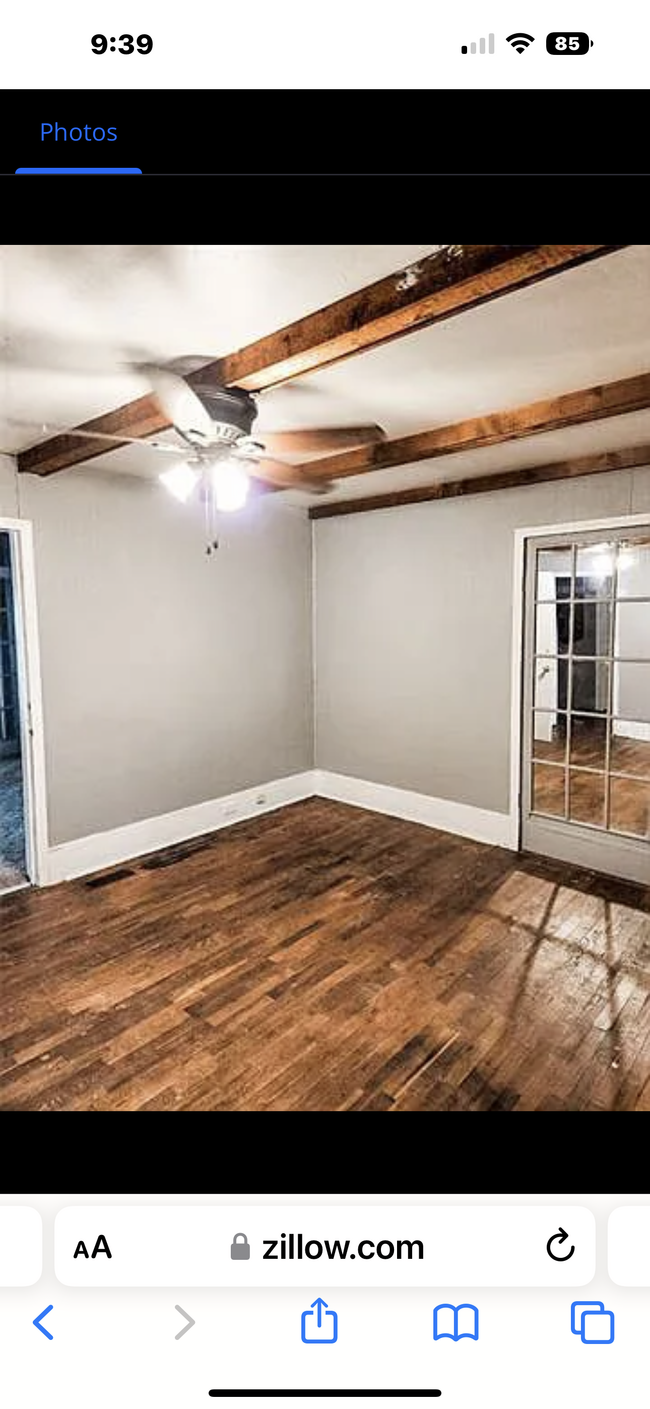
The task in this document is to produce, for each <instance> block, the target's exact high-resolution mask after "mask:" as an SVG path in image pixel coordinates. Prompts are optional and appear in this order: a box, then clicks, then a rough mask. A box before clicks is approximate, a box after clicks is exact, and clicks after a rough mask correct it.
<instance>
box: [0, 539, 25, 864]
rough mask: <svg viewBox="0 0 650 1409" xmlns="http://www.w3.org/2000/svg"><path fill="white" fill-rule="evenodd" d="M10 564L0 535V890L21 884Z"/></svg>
mask: <svg viewBox="0 0 650 1409" xmlns="http://www.w3.org/2000/svg"><path fill="white" fill-rule="evenodd" d="M19 688H20V687H19V677H18V650H17V640H16V612H15V592H14V566H13V555H12V546H11V536H10V534H9V533H6V532H2V531H0V892H2V891H3V890H7V889H12V888H13V887H14V886H19V885H24V884H25V883H26V881H27V872H26V848H25V815H24V785H23V761H22V739H21V708H20V698H19Z"/></svg>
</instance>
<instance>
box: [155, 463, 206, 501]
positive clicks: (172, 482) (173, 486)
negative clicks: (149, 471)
mask: <svg viewBox="0 0 650 1409" xmlns="http://www.w3.org/2000/svg"><path fill="white" fill-rule="evenodd" d="M158 478H159V480H160V481H161V484H164V486H165V489H168V490H169V493H170V494H173V495H174V498H175V499H179V500H180V502H181V504H185V503H187V500H188V499H189V497H190V494H191V493H192V491H193V490H194V488H195V487H196V483H197V480H198V479H200V475H199V472H198V470H193V469H191V467H190V466H189V465H185V464H183V465H174V466H173V467H172V469H171V470H164V471H163V473H162V474H161V475H159V476H158Z"/></svg>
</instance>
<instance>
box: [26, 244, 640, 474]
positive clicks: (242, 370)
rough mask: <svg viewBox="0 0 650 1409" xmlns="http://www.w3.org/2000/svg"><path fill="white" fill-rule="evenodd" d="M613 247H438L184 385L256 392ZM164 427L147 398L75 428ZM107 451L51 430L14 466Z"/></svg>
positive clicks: (51, 468)
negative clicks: (50, 435)
mask: <svg viewBox="0 0 650 1409" xmlns="http://www.w3.org/2000/svg"><path fill="white" fill-rule="evenodd" d="M621 248H624V247H623V246H621V245H445V246H443V247H442V248H439V249H438V250H436V251H435V252H434V253H433V254H431V255H428V256H426V257H425V258H424V259H421V260H419V261H418V262H417V263H415V264H412V265H409V266H407V267H406V268H404V269H398V270H397V271H396V272H395V273H393V274H390V275H388V276H387V277H386V278H385V279H379V280H377V281H376V282H375V283H374V284H369V285H367V286H366V287H365V288H363V289H358V290H357V291H356V292H355V293H352V294H348V295H347V296H346V297H345V298H342V299H338V300H337V301H336V302H335V303H331V304H329V305H327V307H325V308H321V309H319V310H318V311H317V312H316V313H311V314H308V315H307V317H305V318H299V319H298V320H297V321H296V322H294V323H290V324H289V325H288V326H287V327H285V328H281V329H280V330H279V331H278V332H275V333H271V334H270V335H269V336H267V337H264V338H259V339H258V340H257V341H256V342H254V343H250V344H249V345H248V346H247V347H243V348H240V349H239V350H238V351H237V352H233V353H229V354H228V355H227V356H225V357H222V358H219V359H218V360H217V361H214V362H210V363H209V364H208V366H207V367H202V368H201V369H200V370H199V371H197V372H196V373H192V374H190V376H189V378H188V380H189V381H190V383H191V382H192V379H193V378H195V379H196V378H200V380H201V382H202V383H203V384H205V382H206V380H212V381H214V383H215V384H216V385H221V386H240V387H245V388H246V389H247V390H248V391H262V390H264V389H265V388H267V387H272V386H277V385H278V384H279V383H281V382H286V381H288V380H290V379H291V378H293V377H299V376H303V375H304V374H305V373H307V372H315V371H318V370H320V369H322V368H323V367H328V366H330V365H331V364H332V363H333V362H340V361H341V360H342V359H343V358H347V357H352V356H353V355H354V354H355V353H359V352H363V351H366V350H367V349H368V348H370V347H376V346H378V345H379V344H381V343H385V342H389V341H391V340H392V339H393V338H397V337H402V336H404V334H406V333H411V332H414V331H415V330H416V329H417V328H424V327H428V326H430V325H431V324H433V323H436V322H438V321H439V320H442V319H444V318H449V317H451V316H452V315H454V314H457V313H462V312H464V311H467V310H468V309H470V308H476V307H478V306H479V305H480V304H482V303H486V302H487V301H488V300H490V299H493V298H498V297H500V296H501V295H503V294H507V293H510V292H512V291H513V290H515V289H522V288H525V287H526V286H527V285H529V284H534V283H537V282H538V281H539V280H541V279H544V278H547V277H549V276H550V275H553V274H557V273H560V272H562V271H563V270H567V269H571V268H574V267H575V266H576V265H579V264H582V263H584V262H585V261H586V260H589V259H595V258H597V257H599V256H601V255H604V254H609V253H611V252H612V251H613V250H617V249H621ZM169 426H170V422H169V420H168V419H167V418H166V416H165V415H164V414H163V413H162V411H161V408H160V407H159V405H158V402H157V401H156V399H155V397H153V396H143V397H140V398H139V399H138V400H137V401H133V402H130V403H129V404H128V405H126V406H121V407H119V408H118V409H117V410H116V411H110V412H108V413H107V414H105V415H102V416H97V417H95V418H94V419H93V420H92V421H87V422H85V423H84V424H83V425H81V426H77V427H75V429H76V430H85V429H88V430H92V431H94V432H95V433H98V432H102V433H104V434H108V435H115V436H119V435H120V434H121V433H124V434H126V435H129V436H135V437H139V436H142V437H146V436H149V435H157V434H160V432H161V431H164V430H168V429H169ZM114 448H118V447H117V446H115V447H114ZM107 453H109V451H108V449H107V448H105V449H101V448H98V443H97V442H96V441H95V442H93V441H92V440H88V441H84V440H82V439H78V438H72V437H66V436H65V435H58V436H54V437H53V438H51V439H50V440H47V441H44V442H42V443H41V444H40V445H35V446H32V447H31V448H30V449H29V450H23V451H21V452H20V453H19V455H18V457H17V459H18V469H19V470H21V471H22V472H26V473H29V474H38V475H49V474H54V473H55V472H57V471H58V470H63V469H66V468H67V467H68V466H70V465H75V464H79V463H80V462H82V461H86V460H90V459H93V458H94V457H95V456H97V455H103V454H107ZM303 478H304V475H303ZM298 482H299V476H296V483H298Z"/></svg>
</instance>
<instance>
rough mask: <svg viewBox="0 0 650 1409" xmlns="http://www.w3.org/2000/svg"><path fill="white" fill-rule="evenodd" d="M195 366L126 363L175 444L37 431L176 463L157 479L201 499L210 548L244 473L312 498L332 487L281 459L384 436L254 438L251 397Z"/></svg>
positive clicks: (338, 433)
mask: <svg viewBox="0 0 650 1409" xmlns="http://www.w3.org/2000/svg"><path fill="white" fill-rule="evenodd" d="M197 364H198V366H197ZM201 365H204V359H203V358H182V359H179V360H178V361H177V362H176V363H171V364H167V365H166V366H160V365H158V364H156V363H152V362H139V363H132V364H131V367H132V369H133V370H137V371H138V372H140V373H142V374H143V375H144V376H146V377H147V380H148V382H149V384H150V386H151V389H152V391H153V393H154V395H155V396H156V398H157V400H158V401H159V403H160V405H161V407H162V409H163V411H164V412H165V414H166V415H167V416H168V417H169V420H170V421H171V423H172V426H173V428H174V430H175V431H176V432H177V434H178V435H179V436H180V438H181V440H182V441H183V446H182V447H179V446H176V445H170V444H169V443H167V442H164V441H160V440H142V439H135V438H132V437H129V436H127V435H115V436H113V435H107V434H104V433H101V432H94V431H85V430H67V429H66V428H65V427H55V426H52V425H51V424H49V425H43V426H42V427H41V429H42V430H43V431H44V432H45V431H46V432H47V433H48V434H49V433H51V432H52V431H56V432H61V433H62V434H64V435H72V436H78V437H80V438H82V439H88V440H101V441H105V442H106V444H107V449H108V448H109V446H110V445H114V446H117V445H124V444H129V443H132V444H134V445H139V446H143V445H144V446H147V447H148V448H153V449H154V450H157V451H160V452H162V453H164V454H167V455H170V454H171V455H173V456H175V458H176V461H177V463H176V464H175V465H172V466H171V467H170V468H169V469H168V470H166V471H163V472H162V473H161V474H160V475H159V479H160V480H161V482H162V483H163V484H164V486H165V488H166V489H168V490H169V491H170V492H171V493H172V494H174V495H175V496H176V498H178V499H180V500H181V501H182V502H186V501H187V500H189V499H190V498H191V497H193V496H195V497H199V498H200V499H201V500H202V501H203V504H204V508H205V516H206V532H207V535H208V540H209V544H213V543H215V542H216V539H215V537H214V525H215V521H216V515H217V513H219V512H222V511H225V512H229V511H232V510H236V509H239V508H241V507H242V506H243V504H244V503H245V501H246V497H247V494H248V489H249V484H250V477H251V476H252V477H253V478H255V479H257V480H260V481H262V482H263V483H264V484H265V485H266V487H270V488H273V489H289V488H291V489H304V490H307V491H309V492H311V493H315V494H323V493H327V491H328V490H329V489H331V487H332V486H331V482H329V483H328V482H327V481H325V480H323V479H322V478H319V479H318V480H310V479H309V478H308V476H307V475H306V474H305V473H304V471H303V470H302V469H300V470H298V467H297V466H295V465H293V464H292V463H291V460H288V461H285V460H283V459H282V456H292V455H294V456H295V455H299V456H300V457H301V459H302V458H303V457H304V458H306V459H308V460H309V459H312V458H313V459H316V458H322V457H323V456H327V455H328V454H329V455H332V454H335V453H336V452H337V451H339V450H345V449H354V448H355V447H356V446H360V445H367V444H371V443H374V442H377V441H380V440H383V439H384V435H385V433H384V431H383V430H382V429H381V427H380V426H378V425H362V426H340V427H325V428H322V429H313V430H312V429H304V430H288V431H268V432H263V433H261V437H260V439H257V438H255V437H254V436H253V435H252V428H253V423H254V421H255V419H256V417H257V414H258V408H257V398H256V397H255V396H253V395H251V393H250V392H248V391H245V390H244V389H243V388H241V387H237V386H228V387H226V386H220V385H218V384H216V383H215V382H214V380H213V379H212V378H208V377H206V378H205V379H204V380H203V381H202V380H201ZM190 376H191V384H190V381H189V377H190ZM289 385H290V387H291V389H292V390H294V389H295V388H294V387H293V384H289ZM179 457H180V458H179ZM208 551H210V549H208Z"/></svg>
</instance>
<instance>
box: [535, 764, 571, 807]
mask: <svg viewBox="0 0 650 1409" xmlns="http://www.w3.org/2000/svg"><path fill="white" fill-rule="evenodd" d="M532 810H533V812H544V813H546V814H547V815H550V816H551V817H564V769H563V768H554V767H553V766H552V765H551V764H548V765H547V764H544V763H535V764H534V765H533V787H532Z"/></svg>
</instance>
